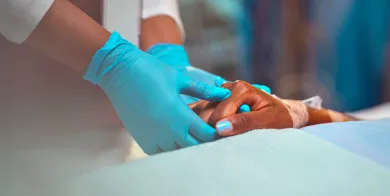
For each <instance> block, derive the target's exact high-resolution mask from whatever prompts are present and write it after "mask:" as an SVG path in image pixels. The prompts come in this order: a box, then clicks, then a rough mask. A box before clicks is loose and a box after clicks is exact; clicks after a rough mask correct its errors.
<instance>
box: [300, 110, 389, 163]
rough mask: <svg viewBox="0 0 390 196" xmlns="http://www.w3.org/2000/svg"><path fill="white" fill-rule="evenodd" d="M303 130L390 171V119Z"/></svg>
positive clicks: (329, 125)
mask: <svg viewBox="0 0 390 196" xmlns="http://www.w3.org/2000/svg"><path fill="white" fill-rule="evenodd" d="M303 130H304V131H305V132H309V133H311V134H313V135H316V136H318V137H320V138H322V139H324V140H327V141H329V142H332V143H333V144H336V145H337V146H339V147H341V148H344V149H346V150H349V151H351V152H353V153H356V154H358V155H360V156H364V157H366V158H367V159H371V160H373V161H375V162H377V163H379V164H381V165H383V166H385V167H387V168H389V169H390V118H389V119H383V120H378V121H359V122H346V123H331V124H323V125H316V126H311V127H306V128H304V129H303Z"/></svg>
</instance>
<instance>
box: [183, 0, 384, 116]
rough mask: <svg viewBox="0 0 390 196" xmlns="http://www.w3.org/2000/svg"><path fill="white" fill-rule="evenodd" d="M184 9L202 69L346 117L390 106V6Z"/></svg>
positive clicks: (271, 0)
mask: <svg viewBox="0 0 390 196" xmlns="http://www.w3.org/2000/svg"><path fill="white" fill-rule="evenodd" d="M179 2H180V10H181V15H182V17H183V22H184V26H185V28H186V35H187V42H186V47H187V49H188V53H189V55H190V59H191V61H192V64H194V65H196V66H198V67H200V68H203V69H206V70H209V71H211V72H214V73H217V74H220V75H222V76H223V77H226V78H227V79H231V80H235V79H243V80H247V81H249V82H252V83H261V84H265V85H268V86H270V87H271V88H272V89H273V92H274V93H276V94H278V95H279V96H280V97H284V98H291V99H304V98H307V97H310V96H313V95H320V96H322V97H323V99H324V100H325V103H324V104H325V106H327V107H330V108H333V109H336V110H339V111H356V110H361V109H365V108H368V107H372V106H375V105H378V104H380V103H383V102H386V101H389V97H390V96H389V90H388V89H389V88H390V85H389V84H390V83H389V71H388V70H389V68H388V67H389V66H388V60H387V59H388V58H387V57H388V56H389V55H388V52H387V51H388V39H389V37H388V35H389V25H390V21H389V16H390V15H389V13H390V12H389V11H390V1H389V0H375V1H360V0H289V1H281V0H229V1H215V0H179Z"/></svg>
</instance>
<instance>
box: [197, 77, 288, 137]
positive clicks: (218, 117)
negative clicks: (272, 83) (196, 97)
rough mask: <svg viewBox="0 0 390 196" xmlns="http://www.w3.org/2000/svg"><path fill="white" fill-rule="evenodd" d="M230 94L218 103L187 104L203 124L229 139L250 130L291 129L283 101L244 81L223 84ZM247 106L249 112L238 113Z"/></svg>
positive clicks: (200, 102)
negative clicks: (244, 105) (249, 109)
mask: <svg viewBox="0 0 390 196" xmlns="http://www.w3.org/2000/svg"><path fill="white" fill-rule="evenodd" d="M222 87H223V88H227V89H229V90H230V91H231V92H232V95H231V96H230V97H229V98H227V99H226V100H224V101H222V102H220V103H211V102H208V101H199V102H196V103H193V104H191V105H190V107H191V108H192V110H193V111H194V112H195V113H197V114H198V115H199V116H200V117H201V118H202V119H203V120H204V121H205V122H207V123H208V124H210V125H211V126H214V127H216V129H217V131H218V133H219V135H221V136H231V135H237V134H240V133H244V132H247V131H250V130H253V129H262V128H290V127H293V122H292V118H291V116H290V113H289V111H288V110H287V108H286V106H285V105H284V103H283V102H282V101H280V100H279V99H277V98H275V97H273V96H272V95H270V94H268V93H266V92H264V91H262V90H259V89H257V88H256V87H253V86H252V85H251V84H249V83H247V82H244V81H236V82H234V83H225V84H224V85H222ZM243 104H247V105H248V106H249V107H250V108H251V112H247V113H237V111H238V110H239V108H240V107H241V105H243Z"/></svg>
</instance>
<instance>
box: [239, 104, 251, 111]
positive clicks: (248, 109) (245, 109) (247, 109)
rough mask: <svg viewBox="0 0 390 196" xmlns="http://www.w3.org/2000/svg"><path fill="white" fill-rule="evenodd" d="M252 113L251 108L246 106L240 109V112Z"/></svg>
mask: <svg viewBox="0 0 390 196" xmlns="http://www.w3.org/2000/svg"><path fill="white" fill-rule="evenodd" d="M250 111H251V108H250V107H249V106H248V105H246V104H244V105H242V106H241V107H240V109H239V112H250Z"/></svg>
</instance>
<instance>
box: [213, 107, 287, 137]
mask: <svg viewBox="0 0 390 196" xmlns="http://www.w3.org/2000/svg"><path fill="white" fill-rule="evenodd" d="M292 126H293V122H292V119H291V116H290V114H289V112H288V110H287V109H286V108H285V107H277V108H274V107H266V108H263V109H262V110H260V111H255V112H249V113H240V114H234V115H231V116H229V117H226V118H224V119H221V120H220V121H218V123H217V124H216V129H217V133H218V134H219V135H220V136H232V135H237V134H241V133H245V132H248V131H251V130H254V129H264V128H275V129H282V128H290V127H292Z"/></svg>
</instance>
